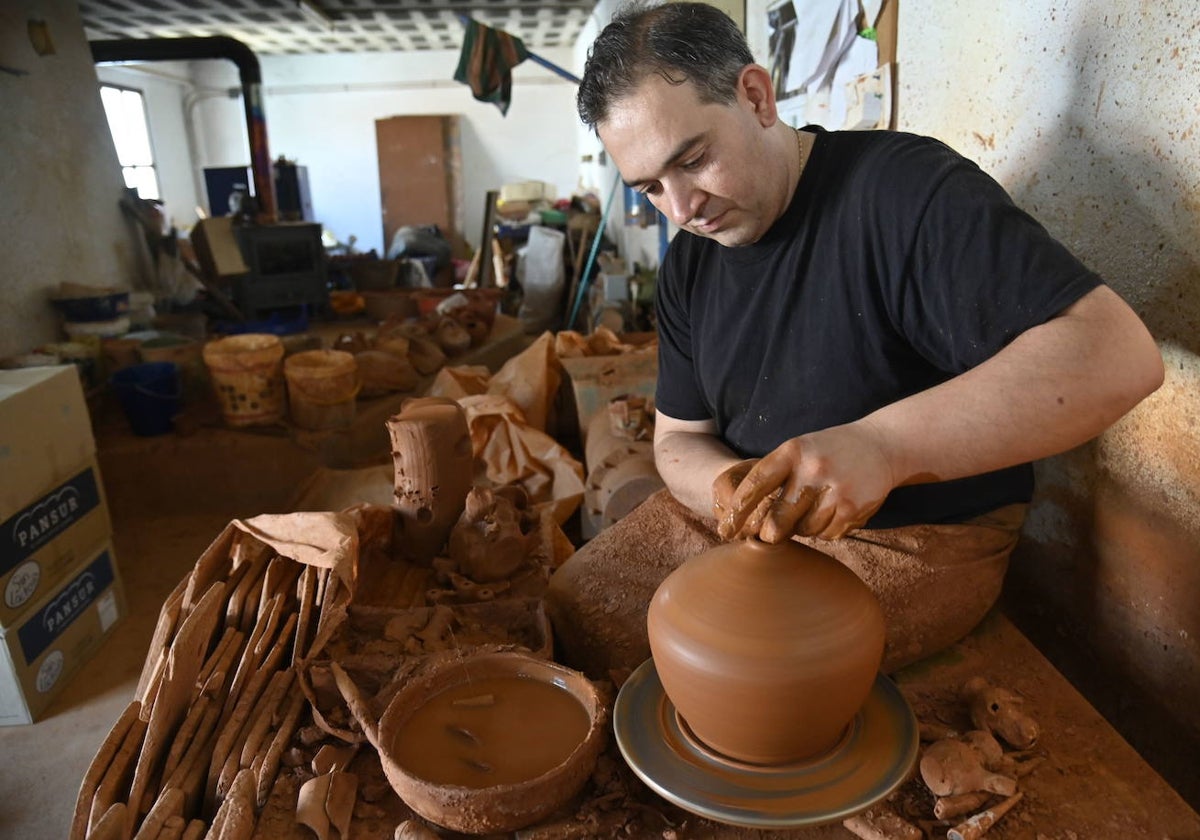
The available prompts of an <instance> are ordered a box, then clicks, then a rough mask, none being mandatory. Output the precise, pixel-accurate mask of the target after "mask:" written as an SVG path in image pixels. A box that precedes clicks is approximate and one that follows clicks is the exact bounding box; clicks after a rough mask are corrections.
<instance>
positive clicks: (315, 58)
mask: <svg viewBox="0 0 1200 840" xmlns="http://www.w3.org/2000/svg"><path fill="white" fill-rule="evenodd" d="M538 54H539V55H541V56H542V57H543V58H545V59H547V60H548V61H551V62H553V63H555V64H557V65H559V66H561V67H564V68H565V69H567V70H568V71H570V72H577V71H576V70H575V69H574V68H572V67H571V66H570V65H571V64H572V52H571V50H569V49H565V48H562V49H543V50H538ZM458 55H459V54H458V52H457V51H445V50H442V51H430V52H419V53H378V54H364V55H307V56H261V57H260V58H259V62H260V64H261V67H262V75H263V103H264V105H263V110H264V113H265V115H266V123H267V142H268V145H269V148H270V152H271V156H272V158H277V157H279V156H280V155H284V156H286V157H287V158H289V159H292V160H295V161H296V162H297V163H299V164H302V165H304V166H307V167H308V175H309V182H310V187H311V190H312V201H313V210H314V213H315V214H316V217H317V220H318V221H319V222H321V224H322V225H324V226H325V227H326V228H328V229H329V230H331V231H332V232H333V233H334V234H335V235H336V236H337V237H338V239H339V240H342V241H345V240H346V239H347V238H348V237H349V236H350V235H354V236H356V237H357V239H358V242H357V246H356V247H358V248H360V249H363V250H369V249H371V248H375V249H377V250H379V251H380V252H381V253H382V252H383V251H384V250H385V243H384V242H383V221H382V216H381V208H380V197H379V172H378V162H377V158H376V150H375V120H377V119H383V118H386V117H392V116H399V115H414V114H458V115H460V130H461V141H462V160H463V192H464V208H463V216H464V227H465V229H464V230H463V231H462V233H463V235H464V236H465V238H466V239H467V241H468V242H470V243H471V244H472V245H473V246H477V245H478V243H479V237H480V234H481V232H482V229H483V210H484V196H485V193H486V192H487V191H488V190H489V189H499V188H500V187H501V186H503V185H504V184H505V183H510V182H513V181H523V180H530V179H534V180H542V181H546V182H549V183H551V184H554V186H555V188H556V190H557V192H558V195H560V196H563V197H566V196H570V195H571V193H572V192H573V191H574V190H575V187H576V184H577V182H578V180H579V166H578V158H577V148H576V134H575V128H574V126H575V124H576V122H577V119H576V117H575V110H574V96H575V85H574V83H572V82H569V81H567V80H565V79H562V78H561V77H559V76H557V75H555V74H553V73H551V72H550V71H549V70H547V69H545V68H543V67H540V66H538V65H537V64H534V63H533V62H531V61H526V62H524V63H523V64H521V65H520V66H518V67H517V68H516V69H515V70H514V72H513V95H512V103H511V105H510V107H509V109H508V114H507V116H502V115H501V113H500V110H499V109H498V108H497V107H496V106H495V105H492V104H490V103H486V102H479V101H477V100H475V99H474V98H473V97H472V96H471V91H470V88H468V87H467V86H466V85H464V84H462V83H459V82H456V81H454V79H453V76H454V70H455V68H456V67H457V65H458ZM194 66H195V71H194V78H195V79H196V81H197V86H198V90H200V91H204V92H206V93H211V94H212V95H210V96H208V97H207V98H203V99H202V100H200V101H199V102H198V104H197V106H196V108H195V115H196V125H197V128H198V139H197V144H196V145H197V164H198V165H199V166H201V167H203V166H231V165H245V164H247V163H248V162H249V152H248V147H247V142H246V139H245V138H246V133H245V119H244V116H243V113H242V106H241V100H240V98H239V99H229V98H228V97H225V96H222V95H220V93H219V92H220V91H222V90H223V89H227V88H229V87H233V86H236V85H237V84H238V78H237V69H236V68H235V67H234V66H233V65H232V64H231V63H229V62H223V61H208V62H196V63H195V65H194Z"/></svg>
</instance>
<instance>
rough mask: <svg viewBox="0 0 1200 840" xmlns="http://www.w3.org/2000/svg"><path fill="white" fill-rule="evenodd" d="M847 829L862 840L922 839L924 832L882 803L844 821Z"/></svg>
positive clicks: (843, 823) (843, 824)
mask: <svg viewBox="0 0 1200 840" xmlns="http://www.w3.org/2000/svg"><path fill="white" fill-rule="evenodd" d="M842 826H843V827H845V829H846V830H847V831H849V832H850V833H852V834H854V835H855V836H857V837H861V838H862V840H922V838H923V837H924V836H925V835H924V833H923V832H922V831H921V829H919V828H918V827H917V826H915V825H913V824H912V823H910V822H909V821H908V820H906V819H904V818H903V817H902V816H900V815H899V814H897V813H896V812H895V811H893V810H892V809H891V808H890V807H888V806H887V805H880V806H876V807H874V808H871V809H870V810H868V811H864V812H863V813H861V814H856V815H855V816H853V817H850V818H849V819H847V820H843V821H842Z"/></svg>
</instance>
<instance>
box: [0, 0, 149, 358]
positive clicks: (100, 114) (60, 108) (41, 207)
mask: <svg viewBox="0 0 1200 840" xmlns="http://www.w3.org/2000/svg"><path fill="white" fill-rule="evenodd" d="M31 19H36V20H42V21H45V22H46V24H47V26H48V28H49V32H50V37H51V39H52V41H53V43H54V47H55V53H54V54H53V55H47V56H42V57H39V56H38V55H37V54H36V53H35V52H34V50H33V48H32V46H31V45H30V42H29V39H28V36H27V34H26V33H27V23H28V21H29V20H31ZM0 64H2V65H4V66H6V67H13V68H17V69H19V70H24V71H26V72H27V74H28V75H23V76H15V75H12V74H9V73H0V114H3V125H2V126H0V202H3V211H2V212H0V243H3V247H4V256H3V263H2V264H3V269H0V280H2V285H0V288H2V289H3V294H4V301H3V303H4V305H3V306H0V357H5V356H10V355H14V354H17V353H24V352H27V351H28V350H29V349H31V348H33V347H36V346H37V345H40V344H44V343H46V342H49V341H55V340H58V339H59V334H58V329H57V321H56V319H55V316H54V311H53V309H52V308H51V307H50V305H49V303H48V301H47V298H48V290H49V289H52V288H54V287H56V286H57V285H58V283H59V282H61V281H74V282H78V283H86V284H89V285H95V286H110V285H111V286H129V285H130V284H131V283H132V282H133V281H134V280H135V279H136V275H135V271H136V263H135V261H134V251H133V246H134V244H135V240H134V239H133V238H132V235H131V228H129V227H128V225H127V223H126V222H125V220H124V218H123V217H122V215H121V212H120V210H119V207H118V202H119V201H120V198H121V189H122V187H123V181H122V179H121V169H120V166H118V164H117V155H116V151H115V150H114V149H113V144H112V138H111V136H110V135H109V132H108V124H107V122H106V121H105V117H104V108H103V106H102V105H101V104H100V93H99V90H98V88H97V81H96V72H95V68H94V67H93V65H92V58H91V52H90V51H89V50H88V46H87V41H86V40H85V38H84V35H83V24H82V23H81V22H80V19H79V14H78V12H77V10H76V8H75V4H73V3H63V2H48V1H47V2H6V3H0Z"/></svg>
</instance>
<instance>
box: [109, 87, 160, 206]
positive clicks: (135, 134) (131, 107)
mask: <svg viewBox="0 0 1200 840" xmlns="http://www.w3.org/2000/svg"><path fill="white" fill-rule="evenodd" d="M100 99H101V101H103V102H104V113H105V114H106V115H107V116H108V129H109V131H111V132H112V137H113V143H114V144H115V145H116V147H117V159H118V160H119V161H120V162H121V171H122V172H123V173H124V174H125V186H127V187H131V188H132V189H135V190H137V193H138V196H139V197H140V198H146V199H160V198H162V196H161V195H160V194H159V190H158V172H157V171H156V170H155V169H154V153H153V151H152V150H151V149H150V127H149V125H148V124H147V122H146V98H145V97H144V96H142V93H141V91H137V90H128V89H126V88H119V87H112V86H110V85H101V86H100Z"/></svg>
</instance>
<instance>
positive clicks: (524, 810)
mask: <svg viewBox="0 0 1200 840" xmlns="http://www.w3.org/2000/svg"><path fill="white" fill-rule="evenodd" d="M468 671H469V676H470V678H472V679H482V678H488V677H525V678H530V679H536V680H540V681H542V682H550V683H553V684H554V685H557V686H558V687H559V688H562V689H563V690H565V691H567V692H568V693H569V694H570V695H571V696H572V697H574V698H575V699H576V700H577V701H578V702H579V703H580V705H582V706H583V709H584V711H585V712H586V713H587V716H588V721H589V726H588V731H587V734H586V735H585V736H584V738H583V740H581V741H580V742H579V744H578V745H576V747H575V749H574V750H572V751H571V753H570V755H568V756H567V757H566V758H565V759H564V760H563V761H562V762H561V763H560V764H559V765H558V766H557V767H554V768H552V769H550V770H547V771H546V772H545V773H542V774H541V775H540V776H535V777H533V778H531V779H526V780H524V781H521V782H516V783H513V784H501V785H493V786H490V787H483V788H473V787H464V786H462V785H452V784H438V783H435V782H430V781H428V780H427V779H424V778H421V777H420V776H416V775H414V774H412V773H410V772H409V771H408V770H406V769H405V768H404V767H403V766H401V765H400V764H398V763H397V762H396V761H394V760H393V759H392V758H391V756H390V755H388V751H389V750H390V745H391V744H392V743H393V742H394V740H395V738H396V733H397V732H399V731H400V730H401V728H403V726H404V724H405V723H406V722H407V721H408V719H409V718H410V717H411V716H412V715H413V714H414V713H415V712H416V711H417V710H418V709H419V708H421V707H422V706H423V705H424V704H425V703H427V702H429V701H430V700H431V699H432V698H433V697H434V696H436V695H437V694H439V693H441V692H442V691H445V690H446V689H448V688H451V687H452V686H455V685H458V684H459V683H461V682H463V681H464V680H465V679H466V678H467V676H468ZM607 723H608V710H607V706H606V704H605V703H604V699H603V697H602V696H601V694H600V691H599V690H598V689H597V688H596V686H595V685H594V684H593V683H592V682H591V680H589V679H588V678H587V677H586V676H584V675H583V674H582V673H580V672H578V671H573V670H571V669H570V668H567V667H565V666H563V665H559V664H558V663H556V662H551V661H547V660H545V659H541V658H538V657H537V656H536V655H535V654H533V653H530V652H528V651H525V650H514V649H511V648H503V647H499V646H488V647H486V648H481V649H477V650H475V651H472V652H470V653H467V654H463V653H461V652H458V651H451V652H447V653H445V654H435V655H434V656H433V657H431V659H430V660H429V662H428V663H427V665H426V666H425V667H424V668H423V669H422V671H421V672H420V673H419V674H417V675H415V676H414V677H412V678H411V679H410V680H409V681H408V683H407V684H406V685H405V687H404V688H402V689H401V690H400V691H399V692H398V693H397V694H396V696H395V697H393V698H392V701H391V702H390V703H389V704H388V707H387V710H386V711H385V712H384V713H383V717H382V718H381V719H380V721H379V758H380V763H381V764H382V765H383V770H384V773H385V775H386V776H387V778H388V781H389V782H390V783H391V785H392V788H393V789H394V790H395V791H396V793H397V795H399V797H400V798H401V799H402V800H403V801H404V802H405V804H407V805H408V806H409V807H410V808H412V809H413V810H414V811H415V812H417V813H418V814H419V815H421V816H422V817H424V818H425V819H427V820H430V821H431V822H434V823H436V824H437V825H440V826H442V827H444V828H448V829H451V830H453V831H461V832H465V833H468V834H486V833H503V832H509V831H516V830H518V829H521V828H526V827H528V826H530V825H532V824H534V823H536V822H538V821H539V820H541V819H543V818H545V817H547V816H549V815H550V814H551V813H553V812H554V811H556V810H558V808H560V807H561V806H562V805H564V804H566V802H567V801H569V800H570V799H571V798H572V797H574V796H575V795H576V794H577V793H578V792H579V791H580V790H581V789H582V788H583V785H584V784H585V783H586V782H587V780H588V778H589V777H590V776H591V774H592V770H593V769H594V768H595V765H596V761H597V759H598V758H599V756H600V753H601V751H602V750H603V748H604V744H605V740H606V735H607Z"/></svg>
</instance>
